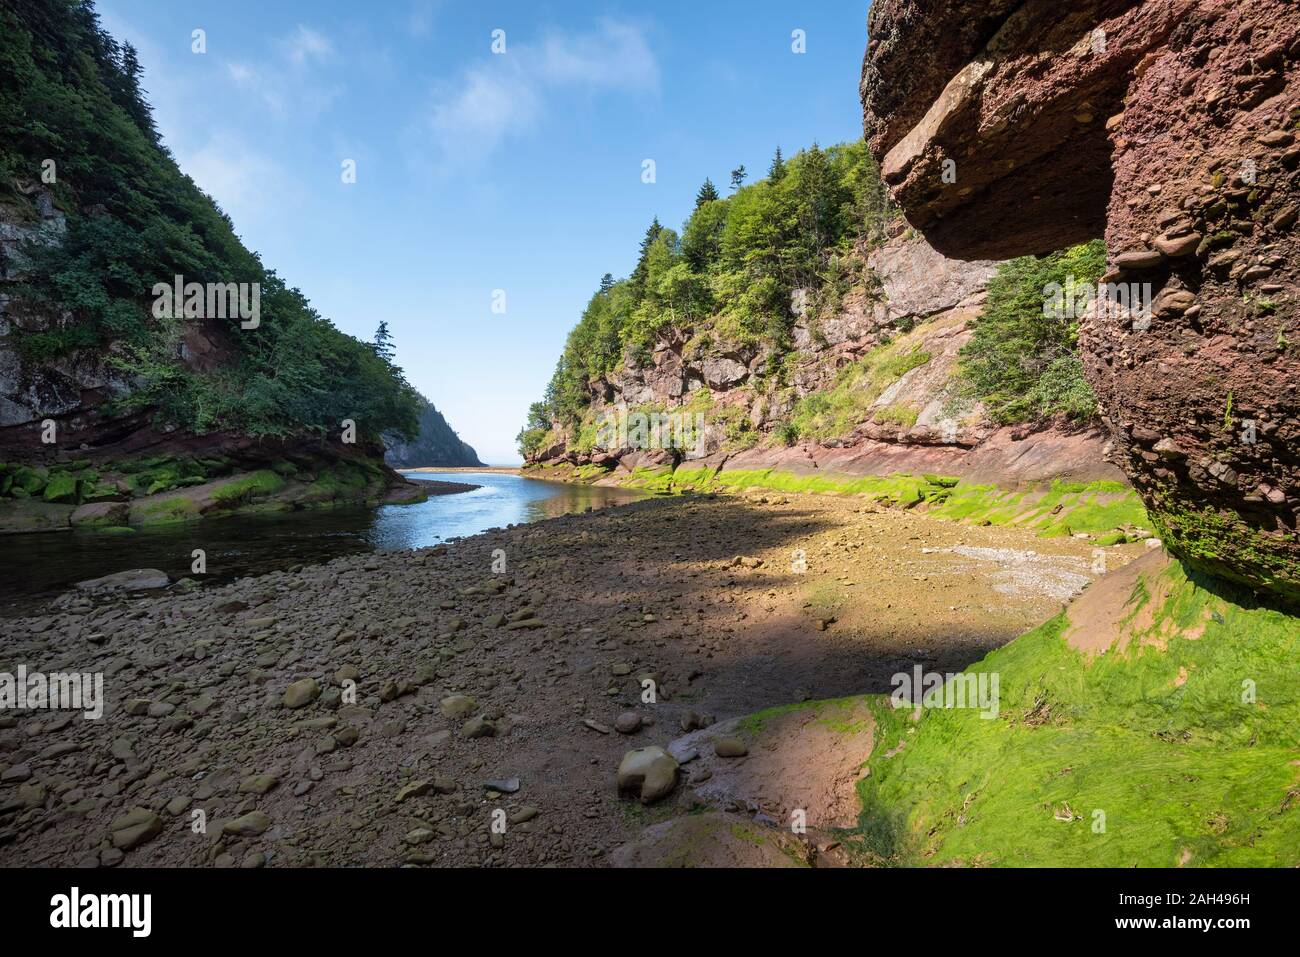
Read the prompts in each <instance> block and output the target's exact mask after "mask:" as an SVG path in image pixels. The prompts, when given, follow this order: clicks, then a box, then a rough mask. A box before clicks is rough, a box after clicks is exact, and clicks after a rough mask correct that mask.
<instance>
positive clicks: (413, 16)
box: [406, 0, 439, 37]
mask: <svg viewBox="0 0 1300 957" xmlns="http://www.w3.org/2000/svg"><path fill="white" fill-rule="evenodd" d="M438 6H439V0H411V10H410V14H409V15H408V16H407V18H406V28H407V30H409V31H410V33H411V36H413V37H427V36H428V35H429V34H430V33H431V32H432V31H433V20H434V15H435V14H436V13H437V12H438Z"/></svg>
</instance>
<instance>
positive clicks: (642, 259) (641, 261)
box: [632, 216, 664, 299]
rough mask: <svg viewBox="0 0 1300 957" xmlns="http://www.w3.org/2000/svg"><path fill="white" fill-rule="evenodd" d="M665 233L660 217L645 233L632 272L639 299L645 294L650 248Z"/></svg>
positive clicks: (633, 283)
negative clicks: (647, 260)
mask: <svg viewBox="0 0 1300 957" xmlns="http://www.w3.org/2000/svg"><path fill="white" fill-rule="evenodd" d="M663 231H664V228H663V226H662V225H661V224H660V223H659V217H658V216H656V217H655V218H654V222H652V223H651V224H650V228H649V229H647V230H646V231H645V238H644V239H642V240H641V254H640V255H639V256H638V257H637V260H636V269H634V270H633V271H632V288H633V290H635V292H636V297H637V298H638V299H640V298H641V296H642V295H643V294H644V293H645V277H646V268H647V267H646V259H647V257H648V256H649V255H650V247H651V246H653V245H654V244H655V240H656V239H658V238H659V234H660V233H662V232H663Z"/></svg>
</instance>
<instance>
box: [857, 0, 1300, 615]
mask: <svg viewBox="0 0 1300 957" xmlns="http://www.w3.org/2000/svg"><path fill="white" fill-rule="evenodd" d="M869 28H870V45H869V48H868V51H867V56H866V61H865V64H864V69H863V80H862V95H863V105H864V115H865V127H866V133H867V137H868V141H869V145H870V147H871V149H872V151H873V153H874V154H875V155H876V157H877V158H878V160H879V162H880V165H881V172H882V176H883V178H884V180H885V182H886V183H887V184H888V186H889V188H890V190H891V193H892V195H893V197H894V198H895V199H896V200H897V201H898V203H899V204H900V205H901V207H902V209H903V211H904V213H905V214H906V216H907V218H908V220H909V221H910V222H911V223H912V224H913V225H914V226H915V227H916V228H917V229H919V230H920V231H921V232H922V233H923V234H924V235H925V236H926V237H927V239H928V240H929V241H930V242H931V243H932V244H933V245H934V246H935V247H936V248H937V249H939V250H941V251H942V252H944V253H945V254H947V255H951V256H956V257H960V258H963V259H984V258H988V257H1007V256H1019V255H1025V254H1030V253H1043V252H1046V251H1049V250H1052V249H1057V248H1060V247H1062V246H1064V245H1066V244H1069V243H1073V242H1079V241H1081V240H1084V239H1088V238H1091V237H1097V236H1101V235H1103V233H1104V235H1105V240H1106V246H1107V250H1108V259H1109V270H1108V273H1107V275H1106V276H1105V277H1104V282H1105V283H1108V284H1112V285H1110V286H1109V288H1108V289H1103V290H1101V291H1100V294H1099V296H1098V297H1096V298H1095V299H1094V301H1093V304H1092V305H1091V306H1090V307H1089V308H1088V310H1087V314H1086V315H1085V317H1084V321H1083V324H1082V329H1081V333H1080V346H1081V348H1082V352H1083V355H1084V360H1085V365H1086V369H1087V374H1088V378H1089V380H1090V382H1091V384H1092V385H1093V387H1094V390H1095V391H1096V393H1097V396H1098V398H1099V401H1100V403H1101V407H1102V410H1103V413H1104V415H1105V420H1106V424H1107V426H1108V428H1109V430H1110V432H1111V434H1112V435H1113V437H1114V441H1115V445H1116V456H1115V459H1116V461H1117V462H1118V463H1119V464H1120V465H1122V466H1123V468H1124V470H1125V472H1126V473H1127V474H1128V475H1129V476H1130V477H1131V479H1132V481H1133V483H1134V484H1135V485H1136V487H1137V488H1138V490H1139V491H1140V493H1141V494H1142V496H1143V498H1144V500H1145V501H1146V504H1147V506H1148V508H1149V510H1150V512H1151V515H1152V518H1153V520H1154V521H1155V522H1156V524H1157V526H1158V527H1159V528H1160V530H1161V532H1162V537H1163V538H1164V540H1165V541H1166V542H1167V543H1168V545H1169V547H1170V548H1171V549H1172V550H1173V551H1174V552H1175V553H1176V554H1177V555H1178V556H1179V557H1180V558H1182V559H1183V560H1184V561H1186V562H1188V563H1189V564H1191V565H1193V566H1195V567H1197V568H1200V569H1203V570H1205V571H1208V572H1210V573H1212V574H1214V575H1218V576H1222V577H1226V578H1230V579H1234V580H1237V581H1239V582H1243V583H1245V584H1248V585H1250V586H1252V587H1254V588H1256V589H1259V590H1263V591H1267V592H1270V593H1273V594H1275V595H1280V596H1284V597H1285V598H1287V599H1290V600H1292V601H1297V600H1300V536H1298V535H1297V520H1298V518H1300V453H1298V452H1297V449H1298V448H1300V388H1298V386H1300V359H1298V358H1297V354H1296V351H1295V344H1294V343H1295V339H1296V337H1297V329H1296V328H1295V318H1294V312H1295V304H1296V297H1297V281H1298V280H1300V268H1298V267H1300V255H1298V253H1300V247H1298V243H1297V239H1296V235H1295V225H1296V222H1297V217H1298V215H1300V195H1297V185H1298V183H1297V176H1300V173H1298V172H1297V171H1298V170H1300V144H1298V143H1297V140H1296V131H1297V127H1298V126H1300V67H1298V66H1297V61H1300V8H1297V6H1296V5H1295V4H1293V3H1289V2H1283V0H1261V2H1258V3H1252V4H1233V3H1228V2H1226V0H1146V2H1138V0H1086V2H1078V3H1072V4H1069V5H1068V7H1066V6H1063V5H1061V4H1054V3H1040V2H1019V0H997V2H987V0H984V2H980V3H975V2H971V0H877V2H875V3H873V4H872V6H871V10H870V20H869ZM1144 287H1145V288H1146V289H1148V290H1149V294H1146V295H1142V294H1141V292H1140V291H1142V290H1144ZM1130 290H1131V291H1133V293H1135V294H1134V295H1124V293H1126V292H1129V291H1130Z"/></svg>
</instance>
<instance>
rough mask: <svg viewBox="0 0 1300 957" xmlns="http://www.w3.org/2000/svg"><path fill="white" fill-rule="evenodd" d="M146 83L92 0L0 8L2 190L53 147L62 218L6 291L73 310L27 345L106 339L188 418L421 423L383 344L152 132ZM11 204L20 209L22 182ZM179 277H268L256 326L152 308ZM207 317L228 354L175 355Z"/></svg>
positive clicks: (22, 2) (309, 427)
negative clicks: (266, 246) (354, 332)
mask: <svg viewBox="0 0 1300 957" xmlns="http://www.w3.org/2000/svg"><path fill="white" fill-rule="evenodd" d="M140 80H141V71H140V66H139V62H138V60H137V59H136V56H135V51H134V50H132V49H131V48H130V46H129V45H126V46H121V45H119V44H118V43H117V42H116V41H115V40H114V39H113V38H112V37H111V36H110V35H109V34H108V33H107V32H105V31H104V30H102V29H101V28H100V26H99V22H98V18H97V15H96V14H95V12H94V7H93V4H92V3H91V2H90V0H15V2H11V3H6V4H5V6H4V7H3V8H0V184H2V185H0V190H8V189H10V187H11V184H13V183H14V182H18V183H23V184H37V183H39V182H40V179H41V173H42V167H41V164H42V162H43V161H44V160H45V159H47V158H55V159H56V160H57V174H58V177H57V184H55V185H54V186H53V187H52V188H53V191H54V197H55V201H56V204H57V206H58V207H59V208H60V209H61V210H63V211H64V212H65V214H66V216H67V230H66V234H65V235H64V236H63V237H62V239H61V241H59V242H57V243H40V242H33V243H28V244H27V246H26V247H25V248H24V249H23V250H22V255H23V257H24V258H25V259H26V260H27V262H26V263H25V266H24V271H23V281H22V282H21V283H20V284H18V285H17V288H16V289H15V294H16V298H18V299H19V300H20V301H22V302H23V303H24V304H25V305H30V306H31V307H34V308H36V309H39V310H41V311H44V312H46V313H48V314H51V315H65V314H66V315H67V316H68V319H67V320H66V321H64V322H62V323H61V324H60V326H59V328H57V329H54V330H49V331H44V332H29V333H19V334H16V335H15V336H14V338H15V339H16V344H17V348H18V350H19V353H20V354H21V355H22V356H23V358H24V359H25V360H26V361H28V362H36V363H45V362H50V361H53V360H55V359H57V358H60V357H62V356H65V355H68V354H70V353H72V352H74V351H76V350H79V349H86V348H92V347H94V348H101V349H105V348H107V347H108V346H109V345H110V344H112V345H114V346H115V353H114V354H115V356H116V360H115V361H117V362H118V364H119V365H120V366H121V367H122V369H123V370H124V371H126V372H128V373H131V374H133V375H135V376H138V377H139V381H140V384H141V387H140V389H139V390H138V391H136V392H135V393H133V394H132V395H131V396H130V397H129V399H127V400H126V403H125V404H126V405H128V406H135V407H142V408H149V409H153V410H155V412H156V413H157V416H158V418H159V419H160V420H162V421H164V422H166V423H168V424H172V425H175V426H178V427H180V428H182V429H186V430H190V431H195V432H206V431H212V430H218V429H220V430H227V429H228V430H234V431H242V432H245V433H249V434H253V435H280V436H287V435H295V434H302V433H304V432H306V433H316V434H324V433H325V432H327V431H331V430H335V429H337V428H338V424H339V422H340V420H341V419H343V418H351V419H353V420H355V421H356V422H357V425H358V427H359V429H360V430H361V432H362V433H363V434H366V435H368V436H377V435H379V434H381V433H383V432H398V433H402V434H414V430H415V428H416V416H417V413H418V408H419V406H418V400H417V396H416V395H415V392H414V390H413V389H411V387H410V386H409V385H408V384H407V382H406V381H405V378H404V377H403V375H402V373H401V370H400V369H397V368H396V367H395V366H393V364H392V362H391V361H390V360H391V354H390V353H389V352H388V351H387V350H388V349H389V348H390V345H389V342H388V341H387V340H385V341H384V342H383V343H382V344H381V347H380V348H378V349H377V348H376V347H375V346H373V345H371V344H368V343H361V342H358V341H357V340H356V339H353V338H352V337H350V336H347V335H344V334H343V333H341V332H339V331H338V330H337V329H336V328H334V326H333V325H331V324H330V322H329V321H328V320H325V319H323V318H321V317H320V316H319V315H318V314H317V313H316V312H315V311H314V310H312V308H311V307H310V305H309V304H308V303H307V300H306V299H305V298H304V297H303V295H302V294H301V293H300V292H299V291H298V290H296V289H291V288H289V287H288V286H286V285H285V284H284V282H283V281H282V280H280V279H279V278H278V277H277V276H276V275H275V273H274V272H272V271H270V270H267V269H266V268H265V267H264V266H263V265H262V263H261V261H260V260H259V259H258V257H257V256H256V255H255V254H253V253H251V252H249V251H248V250H247V249H245V248H244V247H243V245H242V244H241V243H240V242H239V239H238V238H237V237H236V235H235V233H234V231H233V228H232V225H231V222H230V220H229V218H228V217H227V216H226V215H225V214H224V213H222V212H221V210H220V209H218V208H217V206H216V204H215V203H214V202H213V201H212V200H211V198H209V197H208V196H206V195H204V194H203V193H202V192H201V191H200V190H199V189H198V188H197V187H196V186H195V185H194V182H193V181H192V180H191V179H190V178H189V177H188V176H186V175H184V174H183V173H182V172H181V171H180V169H179V168H178V167H177V166H176V163H175V161H174V160H173V159H172V157H171V155H170V154H169V153H168V152H167V150H166V149H165V148H164V147H163V146H162V145H161V144H160V143H159V141H158V136H157V131H156V129H155V127H154V124H153V119H152V115H151V111H150V107H149V105H148V103H147V102H146V101H145V99H144V97H143V94H142V91H141V89H140ZM0 198H4V197H3V196H0ZM9 203H10V205H12V206H14V207H15V208H18V209H20V210H22V209H24V208H28V209H30V201H29V200H28V199H27V198H25V197H23V196H21V195H19V194H17V193H15V194H14V195H13V196H12V198H11V199H10V200H9ZM32 218H34V216H33V217H32ZM178 275H179V276H183V277H184V280H185V281H186V282H197V283H209V282H213V283H249V284H252V283H258V284H260V286H261V304H260V308H261V315H260V326H259V327H258V328H257V329H254V330H245V329H241V328H240V327H239V320H238V319H229V320H219V319H206V320H194V319H188V320H187V319H179V318H178V319H158V318H155V317H154V316H153V315H152V312H151V305H152V302H153V300H154V294H153V288H154V286H155V284H158V283H166V284H168V285H170V284H171V283H172V282H173V281H174V278H175V277H176V276H178ZM199 321H202V322H203V323H204V327H203V332H204V334H205V335H206V336H207V337H208V338H210V339H212V340H214V341H215V342H216V343H217V344H218V348H219V349H220V351H221V353H222V354H223V355H224V357H225V358H226V361H224V362H222V363H221V364H220V365H219V366H218V367H217V369H216V370H215V371H206V372H198V371H194V370H191V369H189V368H187V367H186V366H185V365H184V363H183V362H182V360H181V358H180V354H181V349H180V345H181V342H182V338H183V335H184V332H185V326H186V324H187V323H192V322H199Z"/></svg>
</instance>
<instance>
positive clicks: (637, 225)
mask: <svg viewBox="0 0 1300 957" xmlns="http://www.w3.org/2000/svg"><path fill="white" fill-rule="evenodd" d="M98 8H99V11H100V14H101V17H102V20H103V23H104V26H105V27H106V28H107V29H109V30H110V31H111V32H112V33H113V34H114V35H115V36H116V37H117V38H118V39H119V40H129V41H130V42H132V43H133V44H135V46H136V47H137V48H138V49H139V51H140V58H141V61H142V62H143V64H144V67H145V71H146V73H145V82H144V86H145V89H146V90H147V91H148V94H149V98H150V100H151V102H152V103H153V104H154V108H155V115H156V118H157V121H158V125H159V128H160V130H161V131H162V134H163V137H164V141H165V143H166V144H167V146H168V147H169V148H170V149H171V150H172V152H173V154H174V155H175V156H176V158H177V160H178V162H179V163H180V165H181V168H182V169H183V170H184V171H185V172H187V173H189V174H190V175H191V176H193V177H194V179H195V181H196V182H197V183H198V184H199V185H200V186H201V187H202V188H203V189H205V190H206V191H207V192H208V193H210V194H211V195H212V196H213V197H214V198H215V199H216V200H217V202H218V203H219V204H220V205H221V207H222V208H223V209H224V210H225V211H226V212H227V213H229V214H230V216H231V218H232V219H233V220H234V223H235V227H236V230H237V231H238V233H239V235H240V236H241V238H242V239H243V240H244V242H245V244H247V245H248V246H249V247H250V248H252V249H254V250H256V251H258V252H259V253H260V254H261V255H262V258H263V261H264V262H265V263H266V264H267V265H268V266H270V267H271V268H273V269H275V270H276V271H277V272H278V273H279V274H280V275H281V276H282V277H284V278H285V280H286V281H287V282H288V283H289V284H290V285H294V286H297V287H298V288H300V289H301V290H302V291H303V292H304V293H305V294H306V296H307V297H308V298H309V299H310V300H311V302H312V304H313V306H315V308H316V309H317V310H318V311H319V312H320V313H321V314H322V315H324V316H326V317H328V318H329V319H331V320H332V321H333V322H334V323H335V325H337V326H338V327H339V328H340V329H342V330H344V331H345V332H348V333H350V334H352V335H355V336H357V337H359V338H362V339H370V338H371V337H372V335H373V333H374V330H375V327H376V326H377V325H378V324H379V322H380V321H381V320H385V321H387V322H388V324H389V328H390V331H391V332H392V333H393V335H394V337H395V339H396V346H397V361H398V364H399V365H401V366H402V367H403V368H404V369H405V371H406V374H407V377H408V378H409V379H410V381H411V382H412V383H413V384H414V385H415V386H416V387H417V388H419V389H420V391H422V392H423V393H424V394H425V395H427V396H428V397H429V398H430V399H431V400H432V401H433V403H434V404H435V405H436V406H437V407H438V408H439V409H440V410H441V411H442V412H443V413H444V414H445V415H446V417H447V419H448V421H449V422H450V423H451V425H452V427H453V428H454V429H456V430H457V431H458V432H459V433H460V436H461V438H463V439H464V440H465V441H467V442H469V443H470V444H471V445H473V446H474V447H475V448H476V449H477V450H478V452H479V455H480V457H481V458H482V459H483V460H484V461H485V462H489V463H493V464H507V463H511V462H517V461H518V455H517V453H516V451H515V447H514V436H515V434H516V433H517V432H518V431H519V428H520V426H521V425H522V423H523V420H524V417H525V414H526V412H527V409H528V405H529V403H531V402H533V401H536V400H537V399H539V398H540V397H541V395H542V392H543V390H544V388H545V386H546V382H547V381H548V379H549V378H550V375H551V372H552V371H553V369H554V366H555V362H556V359H557V358H558V357H559V354H560V351H561V349H562V348H563V345H564V339H565V336H566V335H567V333H568V331H569V330H570V329H571V328H572V327H573V325H574V324H575V323H576V322H577V321H578V318H579V316H580V315H581V312H582V309H583V308H584V307H585V305H586V303H587V300H588V299H589V298H590V297H591V294H592V293H593V292H594V291H595V289H596V286H597V284H598V283H599V281H600V277H601V276H602V275H603V274H604V273H606V272H610V273H613V274H614V275H615V276H618V277H621V276H625V275H627V274H628V273H629V272H630V271H631V270H632V268H633V266H634V265H635V261H636V255H637V247H638V244H639V242H640V239H641V236H642V235H643V233H644V232H645V228H646V226H647V225H648V224H649V222H650V220H651V219H652V218H653V217H654V216H658V217H659V218H660V220H661V221H662V222H663V223H664V224H665V225H668V226H672V227H674V228H678V229H680V227H681V224H682V222H683V221H684V220H685V219H686V217H687V216H688V215H689V213H690V211H691V209H692V208H693V205H694V198H695V193H696V190H697V189H698V188H699V186H700V184H701V183H702V182H703V181H704V178H705V177H706V176H707V177H710V178H711V179H712V180H713V182H714V183H715V184H717V185H718V187H719V189H720V190H722V191H723V192H724V194H725V192H726V184H727V183H728V182H729V178H730V171H731V170H732V169H733V168H735V167H737V166H739V165H740V164H744V165H745V166H746V168H747V169H748V171H749V173H750V178H751V180H752V179H753V178H757V177H760V176H762V175H764V173H765V172H766V170H767V167H768V163H769V162H770V159H771V155H772V152H773V150H774V148H775V147H776V146H778V145H779V146H780V147H781V148H782V149H783V150H784V151H785V152H786V153H787V154H791V153H794V152H796V151H797V150H798V149H800V148H802V147H804V146H807V145H808V144H810V143H812V142H813V141H814V140H816V141H818V142H820V143H821V144H822V145H830V144H832V143H838V142H844V141H846V140H851V139H856V138H858V137H860V136H861V135H862V127H861V108H860V106H859V103H858V99H857V86H858V78H859V73H860V70H861V60H862V53H863V50H864V48H865V45H866V14H867V3H866V2H864V0H818V2H817V3H806V2H802V3H801V2H794V0H766V2H765V0H744V2H741V0H707V2H699V0H695V2H679V0H665V2H657V3H653V4H649V3H623V2H610V3H603V2H592V3H586V2H577V0H566V2H550V3H547V2H536V0H527V2H484V0H368V2H358V0H348V2H344V0H276V2H274V3H270V2H267V0H257V2H253V0H217V2H209V0H187V2H185V3H175V2H172V0H99V3H98ZM195 30H202V31H203V34H202V39H203V41H204V45H205V46H206V52H203V53H197V52H195V50H194V48H195V46H196V45H198V44H197V43H196V40H195V38H194V31H195ZM796 30H801V31H803V36H804V41H803V45H804V47H805V51H806V52H803V53H796V52H794V47H796V46H797V45H798V43H797V41H796V40H795V39H792V37H793V34H794V31H796ZM496 31H503V33H497V32H496ZM494 44H495V46H496V48H497V50H498V51H500V52H494V50H493V47H494ZM647 160H652V161H653V164H654V165H653V182H647V181H646V180H647V179H648V178H649V177H648V176H647V174H646V170H647V169H649V167H647V165H646V161H647ZM349 161H351V163H350V164H349ZM353 169H354V170H355V182H345V180H346V179H349V178H350V177H349V176H348V175H347V174H348V172H350V171H351V170H353ZM502 293H504V295H502ZM502 305H504V312H501V311H499V310H500V309H501V307H502ZM494 306H495V309H494Z"/></svg>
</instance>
